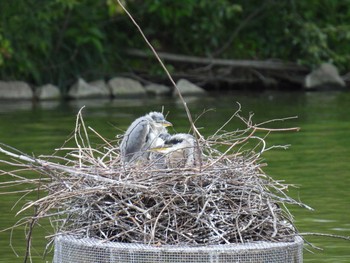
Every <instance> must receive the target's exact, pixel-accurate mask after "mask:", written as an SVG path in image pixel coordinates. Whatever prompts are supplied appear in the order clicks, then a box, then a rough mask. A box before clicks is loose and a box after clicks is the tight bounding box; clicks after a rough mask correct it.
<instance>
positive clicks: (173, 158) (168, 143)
mask: <svg viewBox="0 0 350 263" xmlns="http://www.w3.org/2000/svg"><path fill="white" fill-rule="evenodd" d="M163 137H164V138H165V139H164V144H163V145H161V146H157V147H154V148H152V149H151V150H152V151H154V152H157V153H162V157H159V156H157V157H158V158H162V159H161V160H162V161H163V163H165V165H164V166H165V167H167V168H183V167H192V166H196V165H197V164H198V161H199V159H198V158H199V153H198V150H197V146H196V140H195V138H194V137H193V136H192V135H190V134H186V133H177V134H174V135H166V136H163ZM158 163H160V161H158Z"/></svg>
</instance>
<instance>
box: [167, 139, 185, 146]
mask: <svg viewBox="0 0 350 263" xmlns="http://www.w3.org/2000/svg"><path fill="white" fill-rule="evenodd" d="M181 142H182V140H178V139H171V140H170V141H168V142H167V143H168V144H172V145H174V144H178V143H181Z"/></svg>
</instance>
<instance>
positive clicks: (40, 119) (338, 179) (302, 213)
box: [0, 92, 350, 262]
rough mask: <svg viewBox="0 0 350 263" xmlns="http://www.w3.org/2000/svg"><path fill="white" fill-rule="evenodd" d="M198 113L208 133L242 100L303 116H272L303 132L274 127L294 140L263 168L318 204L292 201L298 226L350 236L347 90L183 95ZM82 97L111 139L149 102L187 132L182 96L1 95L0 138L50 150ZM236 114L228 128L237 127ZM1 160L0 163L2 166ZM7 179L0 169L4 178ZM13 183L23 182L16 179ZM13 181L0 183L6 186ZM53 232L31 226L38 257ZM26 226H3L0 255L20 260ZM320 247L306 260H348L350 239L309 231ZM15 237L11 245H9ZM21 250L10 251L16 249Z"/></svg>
mask: <svg viewBox="0 0 350 263" xmlns="http://www.w3.org/2000/svg"><path fill="white" fill-rule="evenodd" d="M186 101H187V103H188V106H189V107H190V109H191V112H192V114H193V116H198V115H201V114H202V113H204V115H203V116H202V117H201V118H200V119H199V120H198V122H197V123H196V126H197V127H199V128H200V131H201V132H202V134H203V135H210V134H211V133H213V132H214V131H215V130H216V129H218V128H219V127H220V126H221V125H222V124H223V123H224V122H225V121H226V120H227V119H228V118H229V117H230V116H231V115H232V114H233V113H234V112H235V110H236V109H237V103H236V102H239V103H240V104H241V105H242V114H243V115H245V116H248V114H249V112H254V113H255V114H254V119H253V120H255V122H257V123H258V122H262V121H266V120H270V119H275V118H283V117H289V116H298V119H294V120H290V121H287V122H283V123H278V124H272V125H273V126H275V127H293V126H299V127H301V130H300V131H299V132H284V133H281V132H279V133H273V134H271V135H270V136H269V137H268V139H267V142H268V144H269V146H271V145H276V144H291V147H290V148H289V149H288V150H282V149H275V150H272V151H269V152H267V153H266V154H265V155H264V156H263V157H264V162H266V163H268V166H267V167H266V168H265V171H266V172H267V173H268V174H269V175H271V176H272V177H274V178H275V179H280V180H285V181H286V182H287V183H291V184H295V185H297V186H299V188H298V189H293V188H292V189H290V195H291V196H293V197H295V198H300V199H301V200H302V201H303V202H304V203H306V204H308V205H310V206H311V207H313V208H314V209H315V211H313V212H310V211H308V210H305V209H302V208H294V207H291V208H290V209H291V211H292V213H293V215H294V216H295V220H296V225H297V227H298V229H299V231H300V232H319V233H330V234H336V235H348V236H350V191H349V190H348V189H349V187H350V138H349V135H350V132H349V130H350V112H349V106H350V93H338V92H337V93H316V92H315V93H297V92H295V93H275V92H266V93H250V94H242V93H237V94H229V95H225V96H211V97H201V98H186ZM83 105H85V106H86V107H85V109H84V117H85V122H86V124H87V125H89V126H91V127H93V128H94V129H95V130H97V131H98V132H99V133H100V134H101V135H102V136H103V137H105V138H110V139H112V138H113V137H114V135H115V134H116V133H120V131H119V130H118V129H122V130H125V129H126V127H127V125H128V124H129V123H130V122H131V121H132V120H133V119H135V118H136V117H138V116H140V115H143V114H145V113H147V112H149V111H151V110H161V108H162V106H164V107H165V112H169V115H168V119H169V120H170V121H171V122H173V124H174V130H171V132H186V131H187V130H188V128H189V124H188V121H187V118H186V113H185V111H184V110H183V106H182V104H181V103H180V101H178V100H175V99H154V98H148V99H129V100H114V101H108V100H107V101H103V100H90V101H79V102H70V103H65V104H63V103H59V102H46V103H42V104H38V105H32V104H31V103H29V102H15V103H14V102H11V103H5V102H0V142H3V143H6V144H8V145H11V146H13V147H16V148H18V149H20V150H21V151H23V152H25V153H28V154H35V155H40V154H50V153H52V152H53V151H54V149H55V148H57V147H60V146H61V145H62V144H63V142H64V141H65V140H66V139H67V138H68V137H69V136H70V134H71V132H72V131H73V130H74V125H75V116H76V113H77V112H78V110H79V109H80V107H82V106H83ZM237 125H239V124H238V122H236V121H233V122H232V123H230V124H229V125H228V126H227V127H226V129H227V130H234V129H236V127H237ZM0 158H3V156H0ZM0 168H1V167H0ZM1 180H5V178H4V177H3V176H1V177H0V181H1ZM15 189H18V187H16V188H15ZM7 190H8V189H3V188H0V192H1V193H3V192H5V191H7ZM20 196H21V195H20V194H12V195H0V229H4V228H7V227H10V226H12V225H13V224H14V223H15V222H16V221H18V220H19V219H20V218H21V217H20V216H17V217H15V214H16V211H18V210H19V209H20V207H21V205H23V202H25V201H28V199H29V197H24V198H23V202H20V203H19V204H17V205H16V206H15V207H14V208H13V206H14V205H15V203H16V201H17V200H18V199H19V197H20ZM50 233H51V228H50V226H49V225H48V224H47V222H43V223H42V226H41V227H38V228H37V229H36V230H35V232H34V240H33V249H32V251H31V252H32V256H33V262H51V258H52V252H51V253H49V255H48V256H47V257H46V258H45V259H43V258H42V253H43V251H44V248H45V245H46V240H45V239H44V236H46V235H49V234H50ZM24 234H25V233H24V229H23V228H18V229H16V230H15V231H14V232H13V233H12V241H11V231H6V232H0V262H23V255H24V251H25V238H24ZM306 239H307V240H308V241H310V242H312V243H313V244H314V245H316V246H318V247H320V248H322V249H323V250H322V251H317V250H314V249H311V248H310V247H308V246H306V247H305V248H307V249H311V250H312V252H313V253H314V254H313V253H310V252H308V251H307V250H304V262H350V241H344V240H340V239H334V238H327V237H312V236H306ZM10 243H11V245H10ZM12 247H13V248H14V250H15V251H16V252H17V253H18V254H19V257H16V255H15V254H14V252H13V249H12Z"/></svg>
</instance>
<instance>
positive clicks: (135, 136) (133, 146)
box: [120, 112, 172, 162]
mask: <svg viewBox="0 0 350 263" xmlns="http://www.w3.org/2000/svg"><path fill="white" fill-rule="evenodd" d="M168 126H172V124H171V123H170V122H169V121H167V120H166V119H165V118H164V115H163V114H162V113H160V112H150V113H148V114H146V115H145V116H142V117H140V118H137V119H136V120H135V121H133V122H132V123H131V125H130V126H129V128H128V129H127V130H126V132H125V134H124V137H123V140H122V142H121V144H120V153H121V157H122V161H123V162H135V161H138V160H148V159H149V155H150V152H149V149H151V148H152V147H157V146H159V142H158V141H159V140H158V136H159V135H160V134H166V133H167V130H166V127H168Z"/></svg>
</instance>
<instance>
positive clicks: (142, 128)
mask: <svg viewBox="0 0 350 263" xmlns="http://www.w3.org/2000/svg"><path fill="white" fill-rule="evenodd" d="M148 132H149V127H148V121H147V120H145V119H144V118H140V119H137V120H135V121H134V122H133V123H132V124H131V125H130V127H129V128H128V130H127V131H126V132H125V135H124V139H123V143H122V148H123V150H124V151H125V152H124V154H125V155H128V154H131V153H135V152H139V151H140V150H141V149H142V146H143V145H144V144H145V141H146V137H147V134H148Z"/></svg>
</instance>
